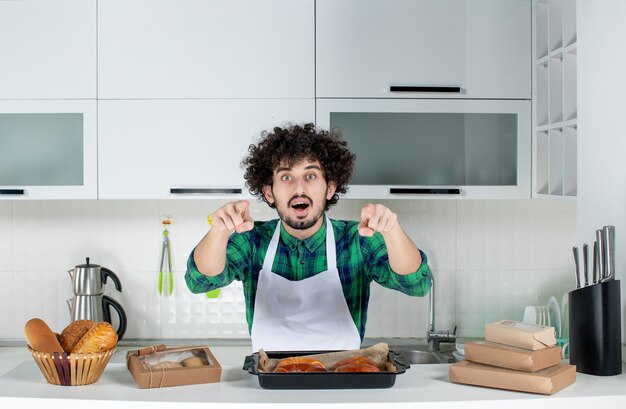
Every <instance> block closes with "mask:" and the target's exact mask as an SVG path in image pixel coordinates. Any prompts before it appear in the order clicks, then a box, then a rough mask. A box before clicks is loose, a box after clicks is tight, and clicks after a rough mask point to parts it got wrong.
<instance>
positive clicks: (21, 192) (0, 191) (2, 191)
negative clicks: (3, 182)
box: [0, 189, 24, 195]
mask: <svg viewBox="0 0 626 409" xmlns="http://www.w3.org/2000/svg"><path fill="white" fill-rule="evenodd" d="M0 195H24V189H0Z"/></svg>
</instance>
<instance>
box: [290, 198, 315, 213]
mask: <svg viewBox="0 0 626 409" xmlns="http://www.w3.org/2000/svg"><path fill="white" fill-rule="evenodd" d="M310 206H311V204H310V202H309V201H308V200H306V199H294V200H292V201H291V208H292V209H293V210H294V212H295V213H296V214H297V215H306V214H307V211H308V209H309V207H310Z"/></svg>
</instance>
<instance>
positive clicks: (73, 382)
mask: <svg viewBox="0 0 626 409" xmlns="http://www.w3.org/2000/svg"><path fill="white" fill-rule="evenodd" d="M28 351H29V352H30V353H31V355H32V356H33V359H34V360H35V362H36V363H37V366H39V369H40V370H41V373H43V375H44V376H45V377H46V380H47V381H48V383H51V384H53V385H63V386H80V385H89V384H92V383H94V382H97V381H98V379H100V375H102V372H103V371H104V368H105V367H106V365H107V364H108V363H109V360H110V359H111V356H113V353H114V352H115V349H111V350H109V351H106V352H101V353H92V354H66V353H65V352H64V353H62V354H59V353H58V352H54V353H52V354H51V353H49V352H39V351H35V350H33V349H32V348H31V347H30V346H29V347H28Z"/></svg>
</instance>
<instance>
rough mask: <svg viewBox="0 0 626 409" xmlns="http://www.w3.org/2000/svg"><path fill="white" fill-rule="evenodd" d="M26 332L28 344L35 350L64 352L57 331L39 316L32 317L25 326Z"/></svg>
mask: <svg viewBox="0 0 626 409" xmlns="http://www.w3.org/2000/svg"><path fill="white" fill-rule="evenodd" d="M24 333H25V334H26V341H27V342H28V345H30V347H31V348H32V349H33V350H35V351H39V352H48V353H51V354H52V353H54V352H58V353H60V354H61V353H63V352H64V351H63V347H62V346H61V344H60V343H59V340H58V339H57V336H56V335H55V333H54V332H52V330H51V329H50V327H48V324H46V323H45V322H44V321H43V320H41V319H39V318H33V319H30V320H29V321H28V322H27V323H26V325H25V326H24Z"/></svg>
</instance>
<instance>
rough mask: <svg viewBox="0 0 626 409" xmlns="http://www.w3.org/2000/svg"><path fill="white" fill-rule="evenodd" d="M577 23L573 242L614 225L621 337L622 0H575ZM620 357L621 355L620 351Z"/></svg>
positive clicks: (625, 147)
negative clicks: (619, 291) (574, 224)
mask: <svg viewBox="0 0 626 409" xmlns="http://www.w3.org/2000/svg"><path fill="white" fill-rule="evenodd" d="M576 7H577V22H576V23H577V26H578V46H577V47H578V124H579V128H578V210H577V216H576V219H577V225H578V231H577V238H578V242H580V243H582V242H587V243H592V242H593V240H594V232H595V230H596V229H598V228H600V227H602V226H603V225H609V224H611V225H614V226H615V230H616V239H615V242H616V257H615V258H616V275H615V276H616V278H617V279H619V280H621V296H622V342H623V341H624V339H625V338H624V326H625V325H624V322H626V310H625V309H624V306H625V305H626V302H625V300H626V297H625V295H626V286H625V284H624V278H626V276H625V275H624V274H626V273H625V271H626V257H624V251H625V250H626V245H625V243H626V235H624V231H625V230H626V76H625V75H624V73H625V72H626V53H625V52H624V44H626V26H625V25H624V20H625V19H626V2H624V1H623V0H603V1H585V0H583V1H581V0H579V1H578V2H577V3H576ZM624 359H626V356H624Z"/></svg>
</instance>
